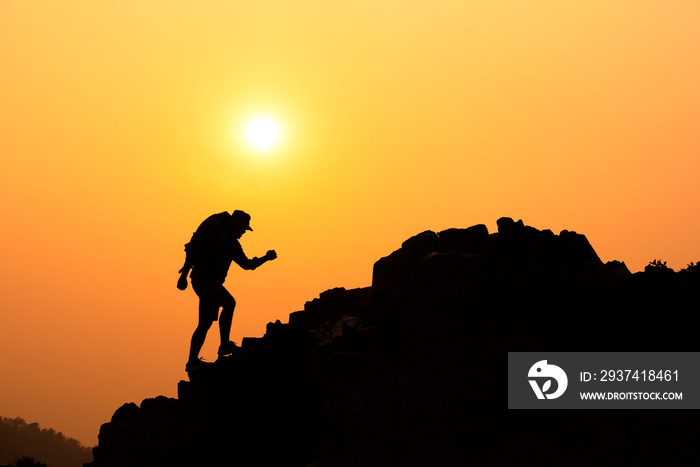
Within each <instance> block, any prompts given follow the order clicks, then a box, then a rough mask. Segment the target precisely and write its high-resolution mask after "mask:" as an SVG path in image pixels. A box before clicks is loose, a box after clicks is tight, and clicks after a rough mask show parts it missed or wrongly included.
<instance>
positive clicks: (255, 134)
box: [243, 116, 281, 151]
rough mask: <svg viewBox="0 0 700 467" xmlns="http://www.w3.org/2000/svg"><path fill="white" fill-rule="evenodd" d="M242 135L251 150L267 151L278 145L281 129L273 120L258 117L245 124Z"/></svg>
mask: <svg viewBox="0 0 700 467" xmlns="http://www.w3.org/2000/svg"><path fill="white" fill-rule="evenodd" d="M243 135H244V138H245V141H246V143H247V144H248V145H249V146H250V147H252V148H253V149H257V150H258V151H268V150H270V149H272V148H274V147H275V146H277V144H278V143H279V140H280V136H281V129H280V126H279V124H278V123H277V122H276V121H275V120H274V119H272V118H270V117H266V116H258V117H254V118H252V119H250V120H249V121H248V123H246V125H245V129H244V130H243Z"/></svg>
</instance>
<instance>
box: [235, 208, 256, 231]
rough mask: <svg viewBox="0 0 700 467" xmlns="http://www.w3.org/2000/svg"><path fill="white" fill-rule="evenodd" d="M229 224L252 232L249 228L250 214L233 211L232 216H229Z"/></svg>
mask: <svg viewBox="0 0 700 467" xmlns="http://www.w3.org/2000/svg"><path fill="white" fill-rule="evenodd" d="M231 223H232V224H233V225H237V226H239V227H245V229H246V230H250V231H251V232H252V231H253V229H251V228H250V214H248V213H245V212H243V211H239V210H236V211H233V214H231Z"/></svg>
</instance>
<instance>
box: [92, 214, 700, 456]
mask: <svg viewBox="0 0 700 467" xmlns="http://www.w3.org/2000/svg"><path fill="white" fill-rule="evenodd" d="M497 225H498V232H496V233H491V234H489V232H488V230H487V228H486V226H484V225H476V226H473V227H469V228H466V229H448V230H445V231H442V232H439V233H435V232H432V231H426V232H423V233H420V234H418V235H416V236H414V237H411V238H410V239H408V240H406V241H405V242H404V243H403V244H402V246H401V248H400V249H398V250H397V251H395V252H393V253H391V254H390V255H389V256H387V257H384V258H381V259H380V260H379V261H377V262H376V263H375V264H374V269H373V278H372V285H371V287H366V288H359V289H353V290H345V289H343V288H337V289H332V290H328V291H325V292H323V293H321V294H320V296H319V297H318V298H316V299H314V300H312V301H310V302H307V303H306V304H305V306H304V309H303V310H301V311H297V312H295V313H292V314H291V315H290V316H289V322H288V323H285V324H283V323H281V322H280V321H277V322H275V323H270V324H268V326H267V332H266V333H265V335H264V336H263V337H262V338H245V339H244V340H243V343H242V350H241V352H240V353H239V354H236V355H234V356H232V357H228V358H224V359H220V360H219V361H217V362H216V363H214V364H211V365H210V366H209V367H207V368H205V369H202V370H200V371H197V372H192V373H191V374H190V381H180V383H179V385H178V398H177V399H169V398H165V397H162V396H160V397H156V398H154V399H146V400H144V401H143V402H142V403H141V404H140V406H139V405H136V404H134V403H129V404H125V405H123V406H122V407H120V408H119V409H118V410H117V411H116V412H115V414H114V416H113V417H112V420H111V421H110V422H109V423H105V424H104V425H103V426H102V427H101V429H100V434H99V445H98V446H97V447H96V448H95V449H94V462H93V463H91V464H86V465H90V466H93V467H111V466H126V465H129V466H140V465H143V466H158V465H168V466H180V465H182V466H185V465H187V466H250V465H264V466H268V465H269V466H285V467H286V466H300V467H301V466H309V467H311V466H316V467H319V466H329V467H330V466H344V465H353V466H354V465H357V466H425V465H441V466H462V465H546V464H548V463H549V464H552V465H563V464H567V463H568V461H573V460H575V459H577V461H578V462H582V465H585V464H587V463H594V462H598V460H599V459H600V457H601V456H606V457H605V458H606V459H607V460H613V461H616V462H618V463H620V464H623V465H624V464H634V465H642V464H644V463H646V462H656V461H659V462H661V461H663V463H664V464H665V465H669V462H670V461H672V460H673V456H671V457H670V458H669V456H668V455H665V457H664V456H663V455H662V454H661V448H660V446H661V447H663V448H664V450H665V449H666V448H668V449H672V450H673V452H674V453H675V454H673V455H674V456H681V455H682V456H684V457H683V458H686V457H685V456H693V458H695V459H700V455H699V454H698V449H697V448H696V447H695V443H694V442H692V443H691V442H690V440H689V438H688V436H689V435H688V434H686V435H682V434H679V432H678V431H674V430H669V429H668V427H669V424H672V426H676V427H678V426H691V425H695V424H697V422H698V416H697V415H694V414H693V413H692V412H689V413H683V414H675V415H671V414H668V413H667V412H666V411H637V412H634V413H632V412H628V411H554V413H553V412H552V411H537V413H533V412H532V411H508V410H506V387H507V385H506V371H505V368H506V354H507V352H508V351H552V350H556V351H592V350H595V351H603V350H605V351H693V350H697V344H696V343H695V339H694V338H695V329H697V325H698V319H697V317H696V310H697V303H698V292H699V291H700V280H699V276H700V274H697V270H694V271H692V272H691V271H684V272H679V273H675V272H673V271H671V270H664V269H663V268H648V269H647V270H645V272H643V273H636V274H631V273H630V271H629V270H628V269H627V268H626V266H625V265H624V263H620V262H617V261H612V262H608V263H603V262H602V261H601V260H600V258H599V257H598V256H597V254H596V252H595V250H594V249H593V248H592V246H591V245H590V243H589V242H588V240H587V239H586V237H585V236H584V235H581V234H577V233H575V232H569V231H566V230H565V231H562V232H560V233H559V234H558V235H556V234H554V233H553V232H551V231H549V230H538V229H535V228H533V227H529V226H526V225H524V224H523V222H522V221H518V222H515V221H513V220H512V219H510V218H501V219H499V220H498V223H497ZM562 412H567V413H566V414H563V413H562ZM652 440H653V442H652ZM669 459H670V461H669ZM670 463H671V464H672V463H673V462H670Z"/></svg>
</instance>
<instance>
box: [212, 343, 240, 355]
mask: <svg viewBox="0 0 700 467" xmlns="http://www.w3.org/2000/svg"><path fill="white" fill-rule="evenodd" d="M240 350H241V348H240V347H238V346H237V345H236V343H235V342H233V341H228V342H227V343H225V344H223V345H221V346H220V347H219V351H218V352H217V353H218V354H219V356H220V357H225V356H227V355H231V354H232V353H234V352H238V351H240Z"/></svg>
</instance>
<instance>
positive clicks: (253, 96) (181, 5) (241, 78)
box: [0, 0, 700, 445]
mask: <svg viewBox="0 0 700 467" xmlns="http://www.w3.org/2000/svg"><path fill="white" fill-rule="evenodd" d="M0 44H1V47H0V67H1V68H0V69H1V70H2V73H0V154H2V157H1V158H0V197H1V198H2V200H3V201H2V203H1V204H0V219H2V223H3V225H2V236H1V237H0V238H1V241H0V259H1V260H2V267H0V284H1V286H0V378H2V379H1V380H0V381H1V384H0V415H1V416H11V417H14V416H20V417H23V418H25V419H26V420H27V421H32V422H33V421H37V422H39V423H40V425H41V426H42V427H53V428H55V429H56V430H59V431H62V432H63V433H64V434H66V435H67V436H71V437H76V438H78V439H79V440H81V441H82V442H83V443H85V444H88V445H93V444H95V443H96V442H97V433H98V430H99V426H100V424H101V423H103V422H106V421H108V420H109V419H110V417H111V415H112V413H113V412H114V410H115V409H116V408H117V407H119V406H120V405H121V404H123V403H125V402H132V401H133V402H137V403H139V402H140V401H141V400H142V399H144V398H146V397H154V396H157V395H159V394H163V395H166V396H175V395H176V389H177V382H178V380H180V379H185V378H186V374H185V372H184V365H185V361H186V358H187V350H188V345H189V338H190V336H191V332H192V330H193V329H194V326H195V324H196V319H197V318H196V316H197V315H196V307H197V300H196V296H195V295H194V293H193V292H192V290H191V289H188V290H187V291H186V292H180V291H178V290H177V289H176V288H175V283H176V281H177V277H178V275H177V270H178V269H179V268H180V266H181V263H182V261H183V259H184V255H183V251H182V248H183V244H184V243H185V242H187V241H188V240H189V237H190V235H191V232H192V231H193V230H194V229H195V228H196V227H197V225H198V224H199V222H200V221H201V220H203V219H204V218H205V217H207V216H208V215H209V214H212V213H215V212H220V211H224V210H227V211H229V212H230V211H233V210H234V209H243V210H246V211H247V212H249V213H251V214H252V216H253V219H252V226H253V228H254V229H255V231H254V232H251V233H248V234H246V235H245V236H244V237H243V239H242V244H243V247H244V249H245V251H246V252H247V253H248V255H249V256H259V255H262V254H264V253H265V251H267V250H268V249H270V248H274V249H276V250H277V252H278V254H279V259H278V260H277V261H275V262H272V263H269V264H266V265H264V266H263V267H261V268H260V269H258V270H257V271H254V272H249V271H242V270H240V269H235V270H234V268H232V271H231V273H230V275H229V279H228V281H227V286H228V287H229V290H231V291H232V293H233V294H234V296H235V297H236V299H237V301H238V307H237V309H236V315H235V316H234V328H233V333H232V334H233V337H234V339H235V340H238V341H239V342H240V339H241V338H242V337H243V336H260V335H262V334H263V333H264V329H265V324H266V323H267V322H268V321H273V320H275V319H281V320H282V321H286V319H287V316H288V314H289V313H290V312H292V311H296V310H300V309H302V307H303V305H304V302H305V301H307V300H311V299H313V298H314V297H316V296H318V294H319V293H320V292H321V291H323V290H325V289H328V288H331V287H336V286H344V287H346V288H352V287H360V286H367V285H369V284H370V282H371V271H372V264H373V263H374V261H376V260H377V259H379V258H380V257H382V256H385V255H387V254H389V253H391V252H392V251H393V250H395V249H397V248H398V247H399V246H400V244H401V242H402V241H403V240H405V239H406V238H408V237H409V236H411V235H413V234H415V233H418V232H420V231H423V230H426V229H431V230H435V231H439V230H442V229H445V228H449V227H468V226H471V225H474V224H479V223H484V224H486V225H487V226H488V227H489V229H490V230H491V231H495V221H496V219H498V218H499V217H501V216H511V217H513V218H515V219H520V218H522V219H523V220H524V222H525V223H526V224H528V225H532V226H535V227H537V228H540V229H545V228H549V229H552V230H553V231H555V232H558V231H559V230H561V229H569V230H576V231H578V232H580V233H584V234H586V235H587V236H588V238H589V240H590V241H591V243H592V244H593V246H594V247H595V248H596V250H597V252H598V254H599V255H600V256H601V259H603V260H604V261H609V260H612V259H618V260H622V261H625V262H626V263H627V265H628V266H629V267H630V269H631V270H633V271H638V270H641V269H643V267H644V266H645V265H646V264H647V263H648V262H649V261H651V260H652V259H656V258H658V259H662V260H666V261H668V264H669V266H671V267H673V268H674V269H676V270H678V269H680V268H681V267H684V266H685V265H687V263H689V262H690V261H696V262H697V261H700V246H699V245H698V242H697V239H698V238H700V221H698V219H697V216H696V215H695V214H696V207H697V206H698V204H700V184H699V183H698V182H697V177H698V174H699V173H700V171H699V170H698V169H699V168H700V167H699V165H700V157H698V153H699V151H698V150H699V149H700V87H698V83H700V60H698V57H700V3H698V2H697V1H695V0H686V1H681V0H679V1H674V2H659V1H657V0H616V1H614V2H611V1H608V0H587V1H556V2H555V1H553V0H541V1H534V0H532V1H531V0H523V1H512V0H511V1H505V0H479V1H471V0H459V1H451V0H445V1H441V2H428V1H422V0H421V1H408V2H407V1H405V0H402V1H394V0H387V1H384V2H376V1H369V0H358V1H354V2H328V1H321V0H297V1H295V2H288V1H281V0H263V1H257V2H250V4H249V5H243V4H242V2H231V1H228V0H221V1H208V2H184V1H173V0H168V1H165V0H162V1H155V0H154V1H149V2H140V1H138V2H137V1H133V0H131V1H121V2H109V3H106V2H94V1H88V0H85V1H73V0H68V1H62V2H53V1H32V2H21V1H11V0H8V1H3V2H0ZM254 113H268V114H270V115H273V116H275V117H276V118H278V119H279V120H280V122H281V123H282V125H283V126H284V128H285V138H284V140H283V141H282V144H281V145H280V147H279V148H278V149H277V150H276V151H274V152H272V153H269V154H267V155H266V156H265V157H260V156H259V155H256V154H255V153H254V152H253V151H251V150H249V149H246V148H245V147H243V146H242V145H241V142H240V140H239V138H237V136H236V132H237V131H240V128H241V125H242V124H243V122H244V121H245V119H246V118H247V117H248V116H249V115H252V114H254ZM217 339H218V336H217V333H216V332H213V333H210V336H209V339H208V341H207V344H206V345H205V348H204V352H203V355H204V356H205V357H206V358H209V359H210V360H211V359H213V358H214V357H215V352H216V346H217V345H218V342H217Z"/></svg>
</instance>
